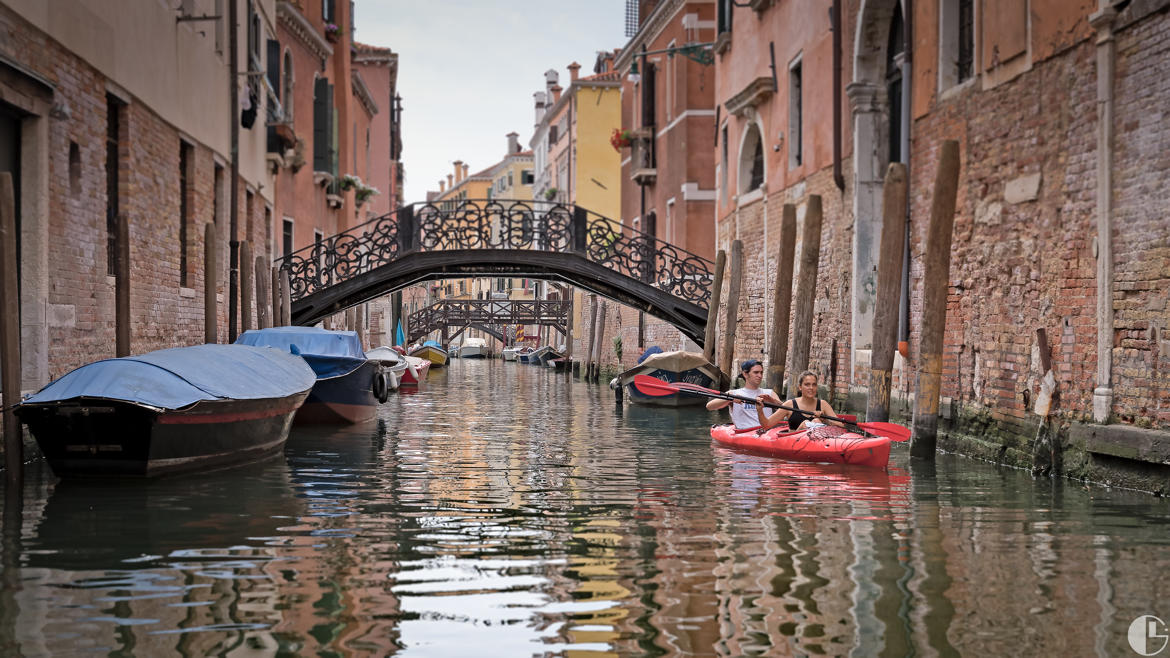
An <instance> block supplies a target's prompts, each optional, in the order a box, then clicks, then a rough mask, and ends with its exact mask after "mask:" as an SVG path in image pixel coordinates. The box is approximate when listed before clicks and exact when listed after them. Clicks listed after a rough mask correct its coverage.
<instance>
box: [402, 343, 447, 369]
mask: <svg viewBox="0 0 1170 658" xmlns="http://www.w3.org/2000/svg"><path fill="white" fill-rule="evenodd" d="M410 356H413V357H417V358H420V359H426V360H427V361H430V362H431V365H432V366H435V367H442V366H445V365H447V358H448V354H447V350H445V349H443V346H442V345H439V343H437V342H436V341H433V340H428V341H426V342H425V343H423V344H422V345H419V346H418V347H416V348H414V349H413V350H411V351H410Z"/></svg>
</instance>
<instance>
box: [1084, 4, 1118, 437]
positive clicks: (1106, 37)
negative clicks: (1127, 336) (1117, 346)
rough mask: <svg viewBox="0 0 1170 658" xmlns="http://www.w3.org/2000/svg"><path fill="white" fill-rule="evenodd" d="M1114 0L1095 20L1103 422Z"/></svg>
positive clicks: (1109, 391) (1109, 348)
mask: <svg viewBox="0 0 1170 658" xmlns="http://www.w3.org/2000/svg"><path fill="white" fill-rule="evenodd" d="M1116 17H1117V10H1116V9H1115V8H1114V7H1113V6H1112V5H1111V4H1110V1H1109V0H1097V11H1096V12H1094V13H1093V14H1092V15H1091V16H1089V23H1090V24H1091V25H1092V26H1093V27H1094V28H1095V29H1096V30H1097V238H1096V241H1095V243H1094V245H1093V255H1094V256H1096V258H1097V386H1096V387H1095V388H1094V389H1093V420H1095V421H1097V422H1098V423H1103V422H1105V421H1106V420H1108V418H1109V413H1110V411H1111V409H1112V407H1113V383H1112V380H1113V226H1112V224H1113V221H1112V219H1113V217H1112V215H1113V69H1114V66H1115V64H1116V60H1117V42H1116V41H1115V40H1114V38H1113V20H1114V19H1115V18H1116Z"/></svg>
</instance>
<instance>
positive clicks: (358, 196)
mask: <svg viewBox="0 0 1170 658" xmlns="http://www.w3.org/2000/svg"><path fill="white" fill-rule="evenodd" d="M356 189H357V192H355V193H354V195H353V198H354V201H356V202H357V204H358V205H359V206H360V205H362V204H363V203H365V202H366V201H367V200H368V199H369V198H370V197H372V196H374V195H375V194H381V192H379V191H378V188H376V187H374V186H372V185H364V184H362V185H358V186H357V188H356Z"/></svg>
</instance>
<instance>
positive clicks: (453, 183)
mask: <svg viewBox="0 0 1170 658" xmlns="http://www.w3.org/2000/svg"><path fill="white" fill-rule="evenodd" d="M452 178H453V177H452V176H451V174H447V187H450V188H452V189H454V187H455V181H454V180H452Z"/></svg>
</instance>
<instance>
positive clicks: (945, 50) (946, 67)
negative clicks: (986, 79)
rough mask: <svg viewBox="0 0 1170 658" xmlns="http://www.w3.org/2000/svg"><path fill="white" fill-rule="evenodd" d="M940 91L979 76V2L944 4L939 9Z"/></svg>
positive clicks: (952, 0) (953, 0)
mask: <svg viewBox="0 0 1170 658" xmlns="http://www.w3.org/2000/svg"><path fill="white" fill-rule="evenodd" d="M938 54H939V89H940V90H946V89H950V88H951V87H954V86H955V85H958V84H962V83H963V82H966V81H967V80H970V79H971V77H972V76H973V75H974V73H975V70H974V69H975V67H974V63H975V1H974V0H943V1H942V2H941V3H940V5H939V50H938Z"/></svg>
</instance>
